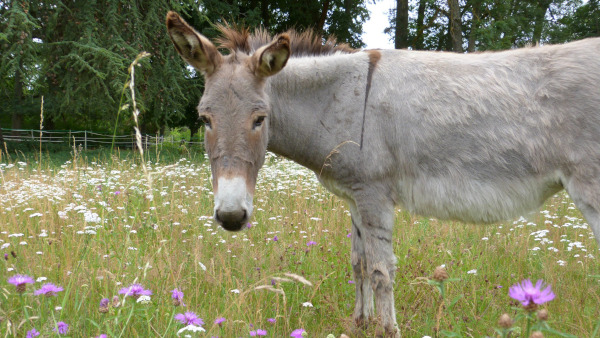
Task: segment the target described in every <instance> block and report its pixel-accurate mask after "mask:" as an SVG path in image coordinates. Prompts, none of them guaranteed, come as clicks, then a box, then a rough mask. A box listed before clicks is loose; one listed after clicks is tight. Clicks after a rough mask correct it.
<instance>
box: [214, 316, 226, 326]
mask: <svg viewBox="0 0 600 338" xmlns="http://www.w3.org/2000/svg"><path fill="white" fill-rule="evenodd" d="M225 320H226V319H225V318H223V317H220V318H217V319H215V324H217V325H221V324H222V323H223V322H224V321H225Z"/></svg>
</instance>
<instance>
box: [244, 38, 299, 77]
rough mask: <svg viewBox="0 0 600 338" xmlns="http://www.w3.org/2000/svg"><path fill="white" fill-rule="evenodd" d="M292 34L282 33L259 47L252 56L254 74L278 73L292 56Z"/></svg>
mask: <svg viewBox="0 0 600 338" xmlns="http://www.w3.org/2000/svg"><path fill="white" fill-rule="evenodd" d="M290 54H291V51H290V36H289V35H288V34H285V33H284V34H281V35H279V36H278V37H276V38H275V39H274V40H273V42H271V43H270V44H268V45H266V46H264V47H261V48H259V49H258V50H257V51H256V52H255V53H254V54H253V55H252V58H251V62H252V67H254V74H256V76H259V77H267V76H271V75H275V74H277V73H278V72H279V71H280V70H281V69H282V68H283V67H285V64H286V63H287V61H288V59H289V58H290Z"/></svg>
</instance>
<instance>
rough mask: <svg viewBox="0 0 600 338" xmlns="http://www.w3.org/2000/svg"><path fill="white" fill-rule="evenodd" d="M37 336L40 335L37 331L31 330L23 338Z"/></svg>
mask: <svg viewBox="0 0 600 338" xmlns="http://www.w3.org/2000/svg"><path fill="white" fill-rule="evenodd" d="M39 335H40V333H39V332H38V330H36V329H35V328H33V329H31V330H29V331H27V336H25V338H33V337H37V336H39Z"/></svg>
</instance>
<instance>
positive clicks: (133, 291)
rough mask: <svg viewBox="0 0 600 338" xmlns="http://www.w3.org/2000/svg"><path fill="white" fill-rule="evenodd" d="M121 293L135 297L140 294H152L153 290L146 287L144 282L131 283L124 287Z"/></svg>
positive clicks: (138, 296)
mask: <svg viewBox="0 0 600 338" xmlns="http://www.w3.org/2000/svg"><path fill="white" fill-rule="evenodd" d="M119 294H121V295H125V297H127V296H132V297H133V298H135V299H138V298H140V296H152V291H150V290H146V289H144V287H143V286H142V284H137V283H136V284H131V286H129V287H127V288H122V289H121V290H120V291H119Z"/></svg>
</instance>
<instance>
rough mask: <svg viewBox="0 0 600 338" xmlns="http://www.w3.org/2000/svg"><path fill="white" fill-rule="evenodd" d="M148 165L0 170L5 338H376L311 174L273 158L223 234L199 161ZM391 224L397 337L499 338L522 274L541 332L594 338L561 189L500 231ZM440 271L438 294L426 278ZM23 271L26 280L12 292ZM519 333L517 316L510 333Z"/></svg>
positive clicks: (578, 232)
mask: <svg viewBox="0 0 600 338" xmlns="http://www.w3.org/2000/svg"><path fill="white" fill-rule="evenodd" d="M144 164H145V166H146V172H145V171H144V170H143V168H142V162H141V160H140V158H139V154H137V155H136V154H131V155H130V156H119V157H117V156H112V157H111V156H103V157H91V155H90V156H88V155H86V153H78V152H77V151H75V153H72V154H71V158H70V159H67V160H65V161H64V162H61V163H58V164H56V161H50V160H48V159H46V158H43V159H42V158H35V157H33V156H32V157H29V158H25V157H23V158H15V157H13V158H10V159H8V158H6V157H4V158H3V159H2V162H0V173H1V175H0V255H1V257H0V258H1V259H0V260H1V261H2V263H0V265H1V266H0V269H1V270H2V273H1V274H0V276H1V278H0V336H2V337H24V336H26V334H27V333H28V332H29V333H30V334H31V333H32V332H40V333H41V336H42V337H49V336H56V335H61V336H70V337H96V336H100V335H101V334H105V335H106V336H108V337H154V336H155V337H174V336H178V335H180V336H195V335H197V336H202V337H217V336H218V337H249V336H263V335H266V336H268V337H290V335H292V334H293V333H294V331H296V332H298V331H297V330H299V329H303V330H304V331H305V332H306V333H305V336H307V337H327V336H328V335H330V334H331V335H333V336H334V337H339V336H340V335H341V334H342V333H344V334H347V335H348V336H350V337H352V336H357V335H358V334H363V335H364V336H366V337H372V336H374V334H375V330H374V326H371V327H370V328H368V329H367V330H366V331H364V332H357V331H356V329H355V328H354V324H353V322H352V320H351V315H352V311H353V307H354V292H355V291H354V288H355V285H354V284H353V283H354V282H353V273H352V269H351V265H350V237H351V236H352V233H351V230H350V229H351V227H350V215H349V211H348V209H347V208H346V206H345V204H344V203H343V201H341V200H340V199H339V198H337V197H335V196H333V195H332V194H330V193H328V192H327V191H326V190H325V189H324V188H323V187H321V186H320V185H319V183H318V182H317V180H316V178H315V176H314V174H313V173H311V172H309V171H307V170H306V169H304V168H302V167H300V166H298V165H296V164H294V163H293V162H290V161H287V160H285V159H283V158H279V157H276V156H274V155H272V154H268V158H267V161H266V165H265V167H263V169H261V171H260V174H259V179H258V184H257V190H256V194H255V197H254V205H255V213H254V217H253V219H252V221H251V223H249V224H248V226H247V228H246V229H244V230H243V231H241V232H237V233H230V232H226V231H224V230H223V229H221V228H220V227H219V226H217V225H216V224H215V223H214V222H213V219H212V210H213V203H212V188H211V182H210V167H209V164H208V162H207V161H205V160H204V158H203V155H202V154H195V155H194V154H192V155H191V156H188V159H186V158H178V159H166V160H165V159H163V158H162V157H160V156H156V155H146V157H145V159H144ZM396 222H397V226H396V228H395V237H394V249H395V253H396V255H397V257H398V261H399V263H398V271H397V274H396V280H395V303H396V312H397V318H398V323H399V326H400V328H401V331H402V333H403V336H404V337H424V336H430V337H435V336H437V337H442V336H454V337H484V336H499V335H500V333H499V332H498V331H496V330H495V329H497V328H498V319H499V317H500V316H501V315H502V314H503V313H508V314H509V316H511V317H512V318H513V319H514V318H516V317H517V315H518V313H519V312H521V310H520V307H521V305H520V303H519V302H518V301H516V300H514V299H512V298H511V297H509V295H508V290H509V288H510V287H511V286H512V285H514V284H516V283H519V282H521V281H522V280H523V279H526V278H530V279H531V280H533V281H534V282H535V281H536V280H538V279H542V280H544V282H546V283H548V284H550V285H551V286H552V290H553V292H554V293H555V295H556V298H555V299H553V300H552V301H549V302H547V303H545V304H543V305H542V308H545V309H547V310H548V313H549V316H548V320H547V322H546V323H547V325H548V326H549V327H552V328H553V329H554V330H556V332H554V333H546V335H547V336H558V335H559V334H558V333H557V332H559V331H560V332H563V333H564V334H565V336H569V335H571V336H577V337H593V336H599V334H600V333H599V332H598V331H599V326H600V321H599V318H600V306H599V304H600V278H598V277H599V275H600V262H599V260H598V257H599V256H600V251H599V249H598V245H597V244H596V242H595V240H594V238H593V235H592V233H591V229H590V228H589V227H588V225H587V224H586V222H585V220H584V219H583V217H582V216H581V214H580V213H579V211H578V210H577V209H576V208H575V207H574V205H573V203H572V202H571V200H570V199H569V197H568V196H567V195H566V194H565V193H560V194H558V195H556V196H554V197H553V198H552V199H551V200H549V201H548V203H547V204H546V205H545V206H544V207H543V209H542V210H540V211H538V212H535V213H532V214H529V215H523V216H522V217H521V218H518V219H515V220H510V221H506V222H503V223H499V224H494V225H471V224H463V223H458V222H441V221H438V220H435V219H429V218H424V217H419V216H414V215H409V214H408V213H407V212H404V211H402V210H398V212H397V219H396ZM442 265H443V266H444V267H445V269H446V271H447V273H448V274H449V276H450V279H449V280H447V281H446V283H444V290H445V293H444V298H441V297H440V292H439V290H438V288H437V287H436V286H435V285H434V284H435V283H432V282H431V278H432V275H433V272H434V270H435V269H436V267H438V266H442ZM16 275H26V276H29V277H31V279H32V280H30V282H31V283H28V282H27V283H26V282H23V283H22V285H21V287H17V286H16V284H15V283H9V279H10V278H11V277H14V276H16ZM47 283H52V284H53V285H54V286H56V288H55V289H52V288H51V287H49V286H47V285H46V286H45V287H43V286H44V285H45V284H47ZM134 284H139V286H134V287H133V288H132V287H131V286H132V285H134ZM44 288H45V289H44ZM174 289H177V292H175V293H174V292H173V290H174ZM40 290H42V291H40ZM44 290H46V291H47V292H44ZM136 292H139V294H137V295H136V294H135V293H136ZM179 292H182V293H183V296H181V294H180V293H179ZM40 293H41V294H40ZM132 293H134V294H132ZM139 295H142V296H141V297H139V298H137V296H139ZM103 299H104V300H103ZM186 312H193V313H194V314H195V315H196V316H197V317H198V318H199V319H202V322H203V324H202V325H200V321H199V320H197V319H196V317H194V315H192V314H191V313H190V314H188V315H187V316H186ZM178 315H179V316H178ZM178 319H180V320H181V321H180V320H178ZM517 319H518V318H517ZM182 322H184V323H182ZM59 323H60V324H59ZM187 324H198V325H192V327H190V326H187ZM65 325H67V326H65ZM525 326H526V320H525V319H520V320H517V321H516V322H515V324H514V327H515V328H516V329H515V330H514V331H513V332H512V336H515V337H519V336H523V334H524V333H523V328H524V327H525ZM198 327H202V330H204V331H202V332H193V331H192V329H193V328H196V330H197V331H201V330H200V329H197V328H198ZM186 328H187V330H186ZM33 329H35V331H32V330H33Z"/></svg>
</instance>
